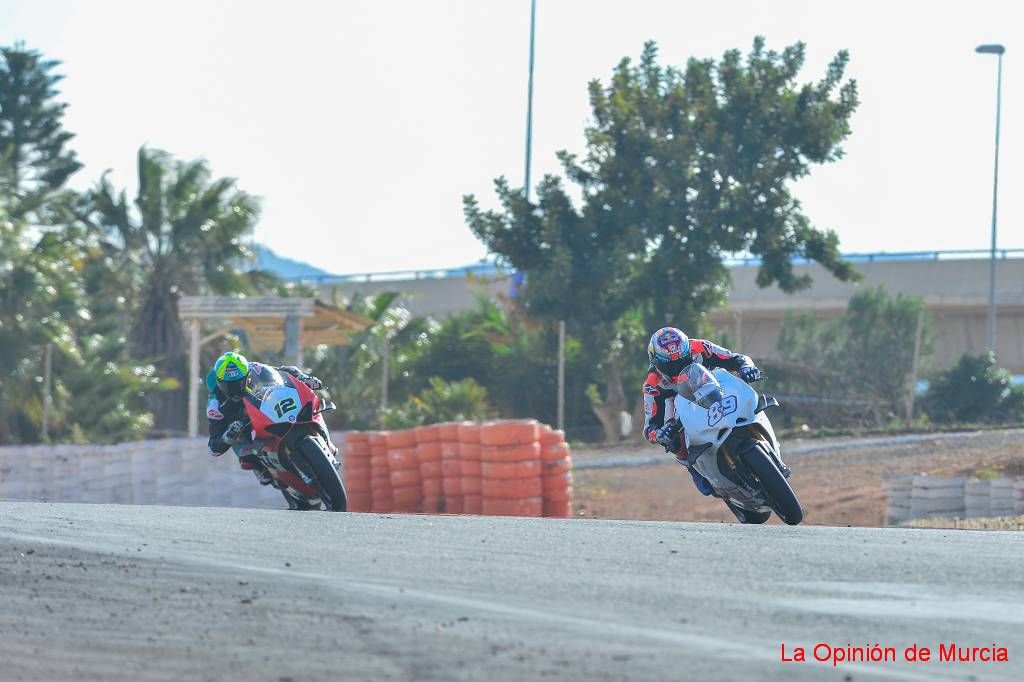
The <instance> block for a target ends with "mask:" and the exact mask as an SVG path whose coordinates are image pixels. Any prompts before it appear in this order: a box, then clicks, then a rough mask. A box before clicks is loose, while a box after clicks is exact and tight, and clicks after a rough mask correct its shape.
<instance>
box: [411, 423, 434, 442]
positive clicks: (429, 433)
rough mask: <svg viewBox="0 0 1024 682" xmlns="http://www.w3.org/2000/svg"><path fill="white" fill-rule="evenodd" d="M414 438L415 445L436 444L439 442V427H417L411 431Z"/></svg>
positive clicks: (428, 425)
mask: <svg viewBox="0 0 1024 682" xmlns="http://www.w3.org/2000/svg"><path fill="white" fill-rule="evenodd" d="M412 431H413V434H414V437H415V438H416V444H417V445H419V444H421V443H437V442H440V440H441V425H440V424H427V425H426V426H417V427H416V428H415V429H412Z"/></svg>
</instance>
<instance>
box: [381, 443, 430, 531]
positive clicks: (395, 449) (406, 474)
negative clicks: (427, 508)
mask: <svg viewBox="0 0 1024 682" xmlns="http://www.w3.org/2000/svg"><path fill="white" fill-rule="evenodd" d="M388 471H389V473H390V475H391V495H392V497H393V498H394V501H395V511H398V512H418V511H420V510H421V509H422V508H423V477H422V476H421V475H420V458H419V453H418V452H417V450H416V434H415V431H414V430H413V429H405V430H403V431H392V432H391V433H390V434H389V435H388Z"/></svg>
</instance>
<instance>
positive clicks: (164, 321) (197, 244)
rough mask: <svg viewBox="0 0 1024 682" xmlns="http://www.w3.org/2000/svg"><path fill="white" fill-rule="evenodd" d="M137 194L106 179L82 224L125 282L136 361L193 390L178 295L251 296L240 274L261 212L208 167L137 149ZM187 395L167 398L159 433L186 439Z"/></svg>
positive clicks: (250, 283)
mask: <svg viewBox="0 0 1024 682" xmlns="http://www.w3.org/2000/svg"><path fill="white" fill-rule="evenodd" d="M138 174H139V177H138V180H139V190H138V194H137V196H136V198H135V200H134V201H132V202H129V200H128V199H127V197H126V194H125V192H124V190H121V191H118V190H116V189H115V188H114V187H113V185H112V184H111V182H110V179H109V176H108V175H104V176H103V178H102V179H101V180H100V182H99V184H98V185H97V186H96V188H95V189H93V190H92V191H91V192H90V193H89V195H88V202H87V207H86V208H87V213H86V217H85V221H86V223H87V224H88V225H89V226H90V229H91V232H92V235H93V237H94V238H95V239H96V240H97V242H98V244H99V248H100V249H101V250H102V251H103V253H104V254H105V256H106V257H107V258H109V259H110V262H111V264H112V265H113V266H114V270H115V271H116V272H117V273H118V275H119V276H120V277H121V278H122V279H123V286H124V289H123V290H124V292H125V295H126V296H127V297H128V299H129V301H128V303H129V306H130V308H131V310H132V321H131V327H130V330H129V331H128V334H127V338H128V341H129V345H130V347H131V349H132V354H133V356H134V357H136V358H144V359H150V360H152V361H153V362H154V364H155V365H156V367H157V371H158V374H159V375H161V376H163V377H167V378H169V379H174V380H176V381H177V382H178V383H179V384H180V385H184V384H186V383H187V369H186V366H185V365H186V359H185V341H184V337H183V333H182V326H181V320H180V319H179V317H178V297H179V296H181V295H200V294H233V293H243V292H248V291H252V290H253V288H254V286H253V279H252V278H251V277H250V276H249V275H247V274H246V272H245V271H244V266H245V264H246V263H247V262H249V261H250V260H251V259H252V253H251V251H250V250H249V247H248V246H247V243H246V238H247V237H249V236H250V235H251V233H252V229H253V226H254V224H255V222H256V219H257V216H258V213H259V203H258V201H257V200H256V198H254V197H252V196H250V195H249V194H246V193H245V192H243V191H241V190H239V189H238V188H237V187H236V186H235V180H234V179H232V178H213V177H212V176H211V174H210V170H209V168H208V166H207V164H206V162H205V161H203V160H196V161H178V160H174V159H173V158H172V157H171V156H170V155H169V154H167V153H166V152H163V151H158V150H152V149H147V148H145V147H143V148H141V149H140V150H139V153H138ZM185 397H186V396H185V393H184V391H175V392H173V393H168V394H166V395H164V396H162V399H161V400H160V401H158V404H157V405H156V407H157V409H156V415H155V416H156V419H155V423H156V426H157V427H158V428H163V429H174V430H180V429H181V427H182V424H184V422H185V414H186V409H187V408H186V404H185Z"/></svg>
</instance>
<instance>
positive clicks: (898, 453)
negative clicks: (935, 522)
mask: <svg viewBox="0 0 1024 682" xmlns="http://www.w3.org/2000/svg"><path fill="white" fill-rule="evenodd" d="M782 452H783V458H784V459H785V460H786V463H787V464H788V465H789V466H790V467H791V468H792V470H793V474H792V477H791V478H790V482H791V483H792V485H793V489H794V490H795V491H796V493H797V495H798V496H799V498H800V501H801V502H802V503H803V505H804V507H805V509H806V511H807V514H806V517H805V520H804V523H807V524H820V525H835V526H847V525H849V526H881V525H884V522H885V492H884V490H883V487H882V480H883V478H884V477H885V476H887V475H890V474H894V473H902V472H909V473H927V474H931V475H937V476H963V475H966V476H972V475H977V474H982V475H992V474H994V473H1002V474H1006V475H1009V476H1021V475H1024V430H1020V429H1010V430H999V431H976V432H967V433H959V434H951V433H939V434H934V435H927V434H916V435H913V436H894V437H891V438H883V437H875V436H872V437H870V438H845V439H830V440H827V441H814V440H804V441H799V440H793V441H783V444H782ZM573 457H574V460H575V461H576V462H578V465H577V468H576V470H575V471H574V472H573V475H574V477H575V490H576V513H577V515H578V516H582V517H587V518H601V519H645V520H666V521H735V517H734V516H733V515H732V513H731V512H729V510H728V509H726V508H725V505H723V504H722V502H721V501H720V500H717V499H714V498H706V497H703V496H701V495H700V493H698V492H697V491H696V489H695V488H694V487H693V483H692V481H691V479H690V475H689V474H688V473H686V471H685V470H684V469H683V468H682V467H681V466H680V465H678V464H677V463H676V462H675V460H674V459H672V457H671V456H670V455H667V454H664V453H663V452H661V450H660V448H658V447H656V446H648V445H645V444H639V445H636V446H632V447H625V448H622V449H614V450H613V449H607V448H599V449H592V450H588V449H585V448H579V449H577V450H576V451H575V452H574V454H573ZM652 458H653V460H652ZM658 458H661V461H662V463H661V464H653V465H645V466H632V465H633V464H636V463H638V462H639V463H644V464H647V463H648V462H649V461H657V459H658ZM609 460H610V461H612V462H614V463H616V464H617V466H614V467H611V468H606V467H604V466H603V464H601V463H602V462H607V461H609ZM595 463H597V464H598V466H596V467H595V466H594V464H595ZM775 522H777V520H776V519H774V518H773V520H772V521H771V522H770V523H775Z"/></svg>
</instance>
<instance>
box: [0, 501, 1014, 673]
mask: <svg viewBox="0 0 1024 682" xmlns="http://www.w3.org/2000/svg"><path fill="white" fill-rule="evenodd" d="M1022 561H1024V535H1021V534H1019V533H1011V532H970V531H944V530H909V529H877V528H864V529H858V528H832V527H822V526H817V527H816V526H806V527H797V528H789V527H785V526H760V527H743V526H739V525H734V524H699V523H663V522H636V521H630V522H625V521H585V520H554V519H551V520H549V519H512V518H491V517H437V516H402V515H376V514H327V513H313V512H307V513H299V512H285V511H280V512H277V511H257V510H238V509H212V508H187V507H142V506H136V507H118V506H103V505H61V504H45V503H28V502H26V503H14V502H8V503H0V680H4V681H5V682H6V681H7V680H252V681H262V680H269V681H271V682H287V681H289V680H290V681H292V682H300V681H303V680H487V681H488V682H491V681H494V680H535V679H552V680H556V679H557V680H586V681H588V682H591V681H593V680H659V681H663V680H805V679H806V680H844V681H845V680H879V679H881V680H884V679H894V680H904V679H905V680H1021V679H1024V569H1022ZM819 643H826V644H829V645H831V646H833V647H840V648H844V647H846V646H847V645H848V644H852V645H854V646H858V647H863V646H865V645H874V644H876V643H877V644H879V645H881V646H882V647H886V646H891V647H893V648H895V650H896V651H897V654H898V660H899V662H897V663H883V662H875V663H872V662H867V663H853V664H840V665H839V666H837V667H833V665H832V663H821V662H815V661H814V660H813V657H812V656H813V655H812V650H813V647H814V646H815V645H817V644H819ZM949 643H956V644H958V645H960V646H962V647H963V646H967V647H970V646H975V647H989V648H990V647H991V646H992V645H993V644H995V645H997V646H999V647H1005V648H1006V649H1007V652H1008V655H1009V661H1008V662H1006V663H986V662H975V663H962V662H941V661H939V660H938V648H939V645H940V644H949ZM783 644H784V645H785V646H786V648H787V650H788V651H789V652H792V651H793V650H794V649H795V648H796V647H804V648H806V650H807V658H808V662H805V663H798V662H783V661H782V660H781V647H782V645H783ZM913 644H917V645H919V646H927V647H929V648H931V649H932V651H933V660H931V661H929V662H927V663H920V662H919V663H907V662H905V661H903V650H904V649H905V648H906V647H908V646H911V645H913Z"/></svg>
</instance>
